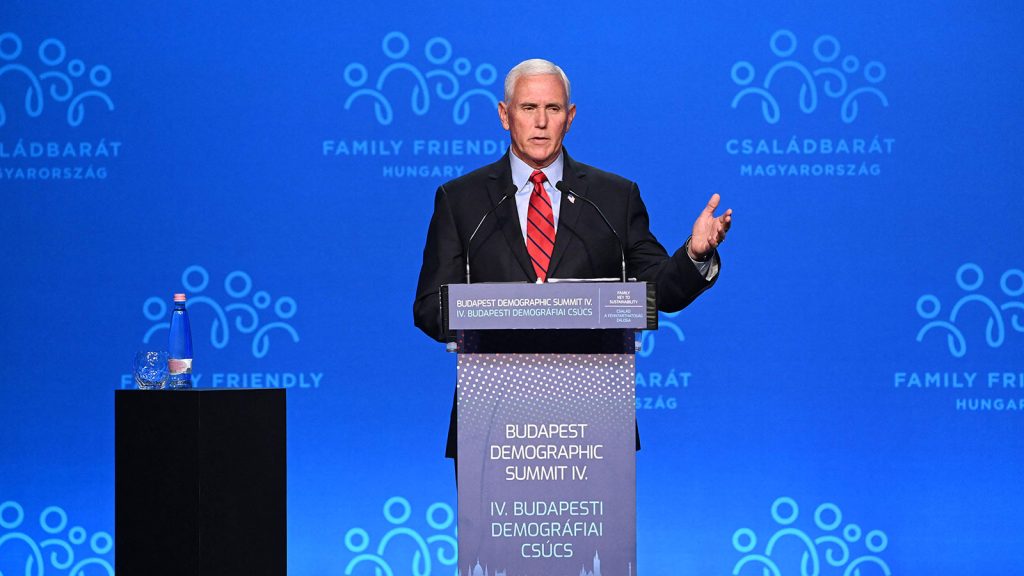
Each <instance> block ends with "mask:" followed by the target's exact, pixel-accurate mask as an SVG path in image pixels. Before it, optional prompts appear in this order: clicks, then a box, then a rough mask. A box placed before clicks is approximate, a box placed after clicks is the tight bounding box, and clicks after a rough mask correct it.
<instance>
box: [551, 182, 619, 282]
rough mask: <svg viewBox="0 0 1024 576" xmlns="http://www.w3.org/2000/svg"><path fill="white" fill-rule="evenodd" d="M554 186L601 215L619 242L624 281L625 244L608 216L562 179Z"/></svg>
mask: <svg viewBox="0 0 1024 576" xmlns="http://www.w3.org/2000/svg"><path fill="white" fill-rule="evenodd" d="M555 188H558V189H559V190H561V191H562V193H563V194H569V195H570V196H572V197H573V198H579V199H580V200H583V201H584V202H586V203H587V204H590V205H591V206H593V207H594V210H597V215H598V216H600V217H601V220H604V225H605V226H607V227H608V229H609V230H611V231H612V235H614V236H615V240H616V241H617V242H618V243H619V255H620V256H621V257H622V260H621V262H622V281H623V282H626V247H625V244H623V243H622V237H621V236H619V233H618V232H616V231H615V227H614V226H612V223H611V222H609V221H608V218H605V215H604V212H602V211H601V209H600V208H598V206H597V204H594V202H593V201H591V200H590V198H587V197H586V196H580V195H579V194H577V193H575V192H573V191H572V190H570V189H569V185H568V184H566V183H565V181H564V180H559V182H558V184H555Z"/></svg>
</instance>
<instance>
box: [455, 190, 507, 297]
mask: <svg viewBox="0 0 1024 576" xmlns="http://www.w3.org/2000/svg"><path fill="white" fill-rule="evenodd" d="M518 191H519V190H518V189H517V188H516V186H515V184H512V185H511V186H509V188H508V190H506V191H505V193H504V194H502V196H501V200H498V203H497V204H495V205H494V207H493V208H491V209H490V210H488V211H487V212H486V213H484V215H483V217H482V218H480V222H477V225H476V228H474V229H473V233H472V234H470V235H469V241H467V242H466V284H472V283H473V282H472V281H470V275H469V247H470V246H472V245H473V238H476V233H477V232H479V231H480V227H481V226H483V225H484V220H487V217H488V216H490V215H491V214H493V213H494V211H495V210H497V209H498V206H501V205H502V203H504V202H505V200H508V199H509V198H511V197H513V196H515V195H516V192H518Z"/></svg>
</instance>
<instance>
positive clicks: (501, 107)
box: [498, 102, 508, 130]
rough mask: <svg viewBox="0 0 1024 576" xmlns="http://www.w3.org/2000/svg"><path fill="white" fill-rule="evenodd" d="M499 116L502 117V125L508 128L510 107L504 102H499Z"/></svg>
mask: <svg viewBox="0 0 1024 576" xmlns="http://www.w3.org/2000/svg"><path fill="white" fill-rule="evenodd" d="M498 118H500V119H501V127H502V128H504V129H505V130H508V107H507V106H505V103H504V102H498Z"/></svg>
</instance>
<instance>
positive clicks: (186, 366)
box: [167, 358, 192, 376]
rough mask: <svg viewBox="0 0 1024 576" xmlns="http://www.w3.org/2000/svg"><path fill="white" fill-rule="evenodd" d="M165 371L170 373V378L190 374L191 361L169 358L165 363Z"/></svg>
mask: <svg viewBox="0 0 1024 576" xmlns="http://www.w3.org/2000/svg"><path fill="white" fill-rule="evenodd" d="M167 369H168V371H169V372H170V373H171V376H177V375H178V374H191V373H192V359H191V358H171V359H169V360H168V361H167Z"/></svg>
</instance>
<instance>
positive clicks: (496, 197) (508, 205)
mask: <svg viewBox="0 0 1024 576" xmlns="http://www.w3.org/2000/svg"><path fill="white" fill-rule="evenodd" d="M508 155H509V152H505V155H504V156H502V157H501V160H499V161H497V162H495V163H494V164H492V165H491V166H492V167H493V168H494V170H493V171H492V172H491V174H490V175H489V178H490V180H488V183H487V193H488V195H490V197H491V205H492V206H494V205H496V204H497V203H498V202H499V201H501V197H502V195H504V194H505V192H506V191H507V190H508V189H509V188H511V187H512V167H511V165H510V164H509V159H508ZM494 216H495V218H497V220H498V225H499V226H500V227H501V230H502V232H503V233H504V234H505V241H506V242H508V247H509V250H511V251H512V255H513V256H515V258H516V261H517V262H519V266H521V267H522V269H523V272H524V273H525V274H526V277H527V278H528V279H529V280H530V282H536V281H537V273H536V272H534V270H533V264H532V263H531V262H530V255H529V253H527V252H526V242H525V241H523V229H522V227H521V226H520V224H519V211H518V210H517V209H516V199H515V198H509V199H508V200H506V201H505V203H504V204H502V205H501V206H500V207H499V208H498V209H497V210H496V211H495V212H494ZM556 240H557V235H556Z"/></svg>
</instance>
